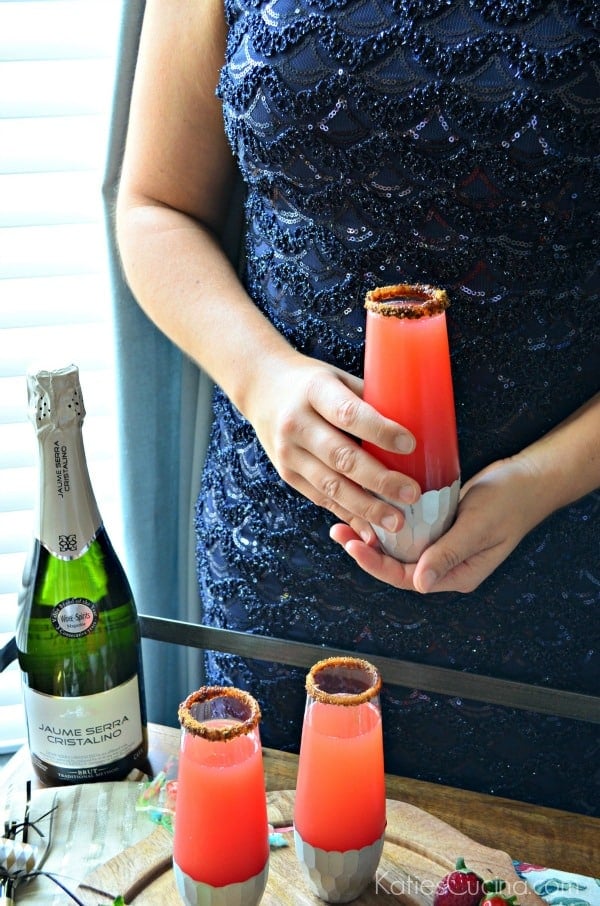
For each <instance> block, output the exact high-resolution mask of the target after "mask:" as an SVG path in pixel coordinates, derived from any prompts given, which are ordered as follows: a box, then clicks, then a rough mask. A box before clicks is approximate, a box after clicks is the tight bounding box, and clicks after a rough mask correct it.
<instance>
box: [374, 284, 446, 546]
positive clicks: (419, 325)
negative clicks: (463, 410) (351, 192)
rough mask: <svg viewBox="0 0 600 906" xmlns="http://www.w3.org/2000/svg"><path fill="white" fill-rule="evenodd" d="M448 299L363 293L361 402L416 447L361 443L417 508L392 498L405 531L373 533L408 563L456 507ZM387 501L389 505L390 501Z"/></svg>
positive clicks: (413, 292) (427, 292)
mask: <svg viewBox="0 0 600 906" xmlns="http://www.w3.org/2000/svg"><path fill="white" fill-rule="evenodd" d="M448 305H449V302H448V296H447V294H446V292H445V291H444V290H442V289H438V288H436V287H433V286H427V285H424V284H418V285H414V286H413V285H408V284H400V285H398V286H384V287H379V288H378V289H375V290H373V291H372V292H369V293H367V297H366V301H365V308H366V309H367V327H366V338H365V366H364V399H365V401H366V402H368V403H370V404H371V405H372V406H373V407H374V408H375V409H377V411H378V412H380V413H381V414H382V415H385V416H386V417H387V418H391V419H393V420H394V421H396V422H398V423H399V424H401V425H403V426H404V427H405V428H408V429H409V431H411V432H412V434H413V435H414V436H415V439H416V448H415V450H414V452H413V453H410V454H407V455H404V454H401V453H392V452H390V451H389V450H384V449H382V448H381V447H378V446H376V445H375V444H371V443H367V442H365V443H364V444H363V446H364V448H365V449H366V450H368V451H369V452H370V453H372V455H373V456H375V457H376V458H377V459H379V460H380V462H382V463H384V465H386V466H388V468H390V469H394V470H396V471H399V472H403V473H404V474H405V475H410V477H411V478H414V479H415V481H417V482H418V483H419V485H420V487H421V491H422V492H423V496H422V497H421V499H420V501H419V502H418V503H417V504H416V505H412V506H407V505H403V504H401V503H397V502H395V501H394V505H395V506H397V507H398V508H399V509H401V510H402V511H403V512H404V515H405V520H406V523H405V529H404V530H403V531H402V532H400V533H398V534H390V533H388V532H385V531H384V530H383V529H380V528H379V527H377V528H376V529H375V530H376V532H377V534H378V537H379V540H380V542H381V544H382V546H383V547H384V548H385V550H387V551H388V553H390V554H392V555H393V556H395V557H397V558H398V559H399V560H404V561H405V562H411V561H412V562H414V561H416V560H418V558H419V556H420V555H421V553H422V552H423V550H425V548H426V547H427V546H428V545H429V544H431V543H432V542H433V541H435V540H436V539H437V538H439V537H440V535H442V534H443V533H444V532H445V531H447V529H448V528H449V526H450V525H451V523H452V521H453V519H454V516H455V513H456V507H457V505H458V495H459V491H460V464H459V456H458V437H457V431H456V411H455V405H454V390H453V384H452V372H451V367H450V349H449V343H448V331H447V325H446V308H447V307H448ZM390 502H392V501H390Z"/></svg>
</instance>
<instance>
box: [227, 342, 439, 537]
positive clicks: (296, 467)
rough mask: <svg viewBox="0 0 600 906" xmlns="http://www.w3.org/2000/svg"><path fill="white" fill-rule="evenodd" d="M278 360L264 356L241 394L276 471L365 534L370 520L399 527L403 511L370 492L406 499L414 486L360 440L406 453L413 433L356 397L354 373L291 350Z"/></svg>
mask: <svg viewBox="0 0 600 906" xmlns="http://www.w3.org/2000/svg"><path fill="white" fill-rule="evenodd" d="M284 359H285V361H282V360H281V351H280V350H278V352H277V358H276V361H273V364H272V365H271V366H269V360H268V357H267V360H266V361H265V359H264V358H263V360H262V362H261V369H260V373H258V369H257V370H256V372H255V375H254V376H253V380H252V381H251V382H250V384H249V386H248V389H247V392H246V393H245V394H244V399H243V400H242V410H243V413H244V415H245V416H246V417H247V418H248V419H249V420H250V422H251V423H252V425H253V426H254V428H255V430H256V433H257V435H258V438H259V440H260V442H261V444H262V446H263V447H264V449H265V451H266V453H267V455H268V456H269V458H270V459H271V461H272V462H273V464H274V466H275V468H276V469H277V471H278V473H279V475H280V476H281V478H283V480H284V481H286V482H287V483H288V484H290V485H291V486H292V487H293V488H295V489H296V490H297V491H299V492H300V493H301V494H304V496H305V497H307V498H308V499H309V500H312V502H313V503H315V504H317V506H320V507H324V508H325V509H327V510H329V511H330V512H332V513H334V514H335V515H336V516H337V517H338V518H339V519H342V520H344V522H346V523H349V524H353V525H356V526H357V529H358V531H359V532H360V531H361V527H362V526H363V525H364V527H365V529H364V531H365V537H366V538H367V539H370V537H371V535H372V534H373V530H372V529H371V528H370V525H369V523H373V524H375V525H381V526H382V527H384V528H386V529H387V530H388V531H398V530H399V528H401V526H402V524H403V521H404V517H403V516H402V513H401V512H400V511H399V510H397V509H395V508H394V507H393V506H390V505H389V504H388V503H385V502H384V501H383V500H380V499H379V498H378V497H377V496H375V495H382V496H384V497H386V498H387V499H388V500H394V501H395V500H397V501H398V502H404V503H413V502H414V501H415V500H416V499H417V498H418V497H419V495H420V493H421V492H420V488H419V486H418V484H417V483H416V482H415V481H413V479H411V478H408V477H407V476H406V475H403V474H402V473H400V472H394V471H390V470H389V469H387V468H386V467H385V466H383V465H382V464H381V463H379V462H378V461H377V460H376V459H375V458H374V457H373V456H371V455H370V454H369V453H367V452H366V451H365V450H363V449H362V447H361V445H360V440H367V439H368V440H370V441H372V442H373V443H376V444H377V445H378V446H381V447H384V448H385V449H387V450H393V451H395V452H401V453H410V452H411V451H412V450H413V449H414V444H415V441H414V438H413V436H412V434H410V433H409V432H408V431H407V430H406V429H404V428H402V427H401V426H400V425H398V424H397V423H396V422H393V421H391V420H390V419H387V418H384V417H383V416H381V415H379V414H378V413H377V412H376V411H375V409H373V407H372V406H370V405H368V404H367V403H365V402H363V400H362V399H361V394H362V381H361V380H360V379H359V378H355V377H352V376H351V375H349V374H347V373H346V372H344V371H341V370H340V369H337V368H334V367H332V366H329V365H326V364H324V363H322V362H320V361H317V360H315V359H311V358H308V357H306V356H303V355H300V354H298V353H297V352H295V351H293V350H291V349H290V350H289V353H288V354H286V355H285V356H284Z"/></svg>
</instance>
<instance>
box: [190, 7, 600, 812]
mask: <svg viewBox="0 0 600 906" xmlns="http://www.w3.org/2000/svg"><path fill="white" fill-rule="evenodd" d="M225 5H226V11H227V17H228V23H229V39H228V49H227V59H226V65H225V66H224V68H223V71H222V75H221V81H220V85H219V95H220V97H221V98H222V100H223V105H224V113H225V123H226V128H227V133H228V136H229V139H230V141H231V144H232V147H233V149H234V151H235V154H236V156H237V158H238V161H239V166H240V169H241V172H242V174H243V176H244V178H245V180H246V182H247V185H248V196H247V211H246V213H247V236H246V245H247V266H246V272H245V277H244V279H245V282H246V285H247V287H248V290H249V292H250V294H251V295H252V297H253V299H254V300H255V301H256V304H257V305H258V306H259V307H260V308H261V310H263V311H264V312H265V313H266V315H267V316H268V317H269V318H270V319H271V320H272V321H273V322H274V323H275V324H276V326H277V327H278V328H279V330H280V331H281V332H282V333H283V334H285V336H286V337H288V338H289V340H290V342H291V343H292V344H294V345H295V346H296V347H297V348H298V349H300V350H302V351H303V352H305V353H307V354H309V355H312V356H315V357H318V358H321V359H323V360H325V361H327V362H331V363H334V364H336V365H338V366H340V367H341V368H343V369H345V370H347V371H349V372H352V373H354V374H357V375H361V374H362V362H363V342H364V324H365V316H364V311H363V300H364V296H365V293H366V291H367V290H368V289H371V288H373V287H374V286H376V285H378V284H385V283H396V282H426V283H434V284H437V285H439V286H443V287H445V288H446V289H447V291H448V293H449V296H450V299H451V308H450V310H449V312H448V322H449V330H450V343H451V349H452V362H453V373H454V379H455V393H456V401H457V415H458V424H459V436H460V454H461V464H462V476H463V480H466V479H467V478H469V477H470V476H471V475H473V474H474V473H475V472H477V471H478V470H479V469H481V468H482V467H484V466H485V465H487V464H488V463H490V462H492V461H494V460H497V459H499V458H501V457H504V456H509V455H511V454H512V453H515V452H516V451H518V450H519V449H521V448H522V447H523V446H524V445H526V444H528V443H529V442H531V441H533V440H534V439H535V438H537V437H539V436H540V435H542V434H543V433H545V432H546V431H548V430H549V429H550V428H551V427H552V426H553V425H555V424H556V423H557V422H559V421H560V420H561V419H562V418H564V417H565V416H566V415H567V414H569V413H570V412H572V411H573V410H574V409H576V408H577V407H578V406H580V405H581V404H582V403H583V402H584V401H585V400H587V399H588V398H589V397H590V396H592V394H593V393H594V392H596V391H597V389H598V383H599V381H598V378H599V373H600V367H599V366H600V360H599V347H600V342H599V329H598V321H599V310H598V282H599V281H598V262H597V259H598V223H597V219H596V218H597V202H598V178H597V169H596V168H597V164H598V158H597V155H598V150H599V147H600V142H599V135H598V122H599V119H598V113H599V90H598V88H599V78H600V55H599V51H598V30H597V29H598V22H597V16H598V11H597V6H596V4H595V3H594V2H592V0H556V2H546V0H420V2H417V0H314V2H307V0H226V4H225ZM214 406H215V421H214V429H213V435H212V440H211V445H210V449H209V452H208V459H207V463H206V467H205V472H204V480H203V488H202V492H201V495H200V498H199V502H198V511H197V525H196V528H197V534H198V544H197V549H198V568H199V579H200V591H201V595H202V598H203V602H204V606H205V619H206V622H208V623H211V624H214V625H219V626H224V627H227V628H231V629H237V630H244V631H247V632H249V633H264V634H268V635H274V636H282V637H286V638H290V639H302V640H307V641H311V642H316V643H323V644H325V645H331V646H337V647H342V648H351V649H354V650H356V651H358V652H362V653H363V654H364V655H366V656H368V654H369V653H373V652H377V653H380V654H386V655H390V656H395V657H399V658H404V659H408V660H413V661H418V662H421V663H427V664H432V665H440V666H445V667H450V668H452V669H456V670H462V671H472V672H475V673H482V674H486V675H492V676H497V677H503V678H507V679H510V680H513V679H514V680H521V681H525V682H531V683H536V684H539V685H544V686H549V687H555V688H561V689H568V690H573V691H578V692H588V693H589V692H594V693H598V692H599V679H598V678H599V675H600V646H599V640H598V624H599V619H598V617H599V614H600V607H599V605H600V563H599V550H600V543H599V542H600V520H599V518H598V504H599V499H600V497H599V495H598V494H593V495H590V496H588V497H587V498H585V499H583V500H581V501H579V502H578V503H576V504H574V505H572V506H569V507H567V508H565V509H564V510H562V511H560V512H558V513H556V514H554V515H553V516H552V517H551V518H549V519H548V520H546V521H545V522H544V523H543V524H542V525H540V526H539V527H538V528H537V529H536V530H534V531H533V532H532V533H531V534H530V535H528V536H527V537H526V538H525V539H524V541H523V542H522V543H521V544H520V545H519V547H518V549H517V550H516V551H515V552H514V553H513V554H512V555H511V556H510V557H509V558H508V560H507V561H506V562H505V563H504V564H502V565H501V567H500V568H499V569H497V570H496V572H495V573H494V574H493V575H492V576H491V577H490V578H489V579H488V580H487V581H486V582H484V583H483V584H482V585H481V586H480V588H478V589H477V591H476V592H474V593H472V594H469V595H461V594H438V595H434V596H420V595H418V594H415V593H404V592H399V591H397V590H395V589H393V588H390V587H388V586H386V585H384V584H383V583H380V582H378V581H376V580H374V579H372V578H371V577H369V576H368V575H366V574H364V573H363V572H362V571H361V570H360V569H359V568H358V567H356V566H355V565H354V563H353V561H351V560H350V558H349V557H348V556H347V555H346V554H345V553H344V552H343V550H342V549H341V548H340V547H339V546H338V545H336V544H334V543H333V542H331V541H330V539H329V536H328V530H329V526H330V524H331V522H332V521H333V519H332V517H331V516H329V515H328V514H327V513H326V512H325V511H322V510H320V509H318V508H316V507H315V506H313V505H312V504H311V503H309V502H308V501H307V500H305V499H304V498H303V497H301V496H300V495H299V494H297V493H295V492H294V491H293V490H290V488H289V487H288V486H286V485H285V484H284V483H283V482H282V481H281V479H280V478H279V477H278V475H277V473H276V472H275V470H274V468H273V467H272V465H271V463H270V462H269V460H268V459H267V457H266V455H265V453H264V451H263V450H262V448H261V446H260V444H259V443H258V442H257V440H256V438H255V435H254V433H253V430H252V428H251V427H250V425H249V424H248V423H247V422H246V421H245V420H244V419H242V418H241V417H240V415H239V413H237V412H236V410H235V409H234V408H233V407H232V406H231V405H230V403H229V402H228V400H227V399H226V398H225V397H224V396H223V394H222V393H221V392H220V391H219V390H217V392H216V397H215V403H214ZM207 671H208V679H209V681H211V682H225V683H234V684H236V685H241V686H248V687H249V688H250V689H251V690H252V691H253V692H254V693H255V694H256V695H257V697H258V698H259V699H260V703H261V706H262V710H263V715H264V717H263V724H262V737H263V742H264V744H266V745H271V746H277V747H281V748H288V749H295V750H297V747H298V744H299V739H300V726H301V718H302V710H303V706H304V700H305V692H304V673H305V672H304V671H302V670H295V669H291V668H285V667H274V666H273V665H268V664H264V663H258V662H250V663H246V662H243V661H241V660H239V659H238V658H236V657H233V656H230V655H211V656H209V657H208V661H207ZM383 707H384V727H385V734H386V765H387V768H388V770H390V771H394V772H396V773H399V774H404V775H407V776H413V777H420V778H422V779H426V780H434V781H440V782H443V783H446V784H450V785H455V786H459V787H464V788H471V789H476V790H483V791H488V792H494V793H496V794H498V795H505V796H510V797H514V798H520V799H523V800H528V801H535V802H538V803H544V804H547V805H552V806H557V807H564V808H569V809H573V810H577V811H581V812H584V813H585V812H587V813H592V814H593V813H598V810H599V802H600V796H599V790H600V733H599V730H598V728H597V727H594V726H593V725H590V724H585V723H583V722H578V721H575V720H571V721H567V720H559V719H557V718H553V717H549V716H541V715H536V714H532V713H527V712H524V711H513V710H510V709H507V708H501V707H495V706H490V705H486V704H482V703H477V702H474V701H461V700H457V699H456V698H451V697H444V696H443V695H433V694H428V693H425V692H422V691H420V690H414V689H398V688H391V687H390V688H386V690H385V694H384V698H383Z"/></svg>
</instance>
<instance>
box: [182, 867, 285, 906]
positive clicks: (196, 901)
mask: <svg viewBox="0 0 600 906" xmlns="http://www.w3.org/2000/svg"><path fill="white" fill-rule="evenodd" d="M173 872H174V874H175V881H176V883H177V890H178V891H179V895H180V896H181V899H182V900H183V902H184V903H185V904H186V906H257V904H258V903H260V901H261V899H262V895H263V893H264V892H265V887H266V886H267V878H268V876H269V861H268V859H267V862H266V864H265V867H264V868H263V870H262V871H261V872H260V873H259V874H257V875H255V876H254V877H253V878H248V880H247V881H241V882H240V883H239V884H227V885H226V886H225V887H212V886H211V885H210V884H203V883H202V882H201V881H195V880H194V879H193V878H190V876H189V875H186V874H185V872H183V871H182V870H181V869H180V868H179V866H178V865H177V864H176V862H173Z"/></svg>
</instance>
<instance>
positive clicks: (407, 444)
mask: <svg viewBox="0 0 600 906" xmlns="http://www.w3.org/2000/svg"><path fill="white" fill-rule="evenodd" d="M395 446H396V450H398V452H399V453H412V451H413V450H414V448H415V440H414V437H411V436H410V434H399V435H398V436H397V437H396V444H395Z"/></svg>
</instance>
